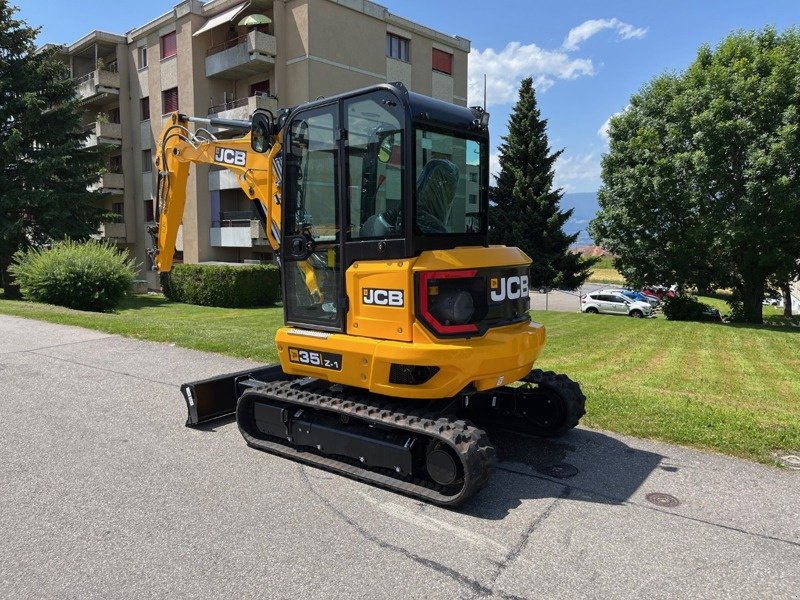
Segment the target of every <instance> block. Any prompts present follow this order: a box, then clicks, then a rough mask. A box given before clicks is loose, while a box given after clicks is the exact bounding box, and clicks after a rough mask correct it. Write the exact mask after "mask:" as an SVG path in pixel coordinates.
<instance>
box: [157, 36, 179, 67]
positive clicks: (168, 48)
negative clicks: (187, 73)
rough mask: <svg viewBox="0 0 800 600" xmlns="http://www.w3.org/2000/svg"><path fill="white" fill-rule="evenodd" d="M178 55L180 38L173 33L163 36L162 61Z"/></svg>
mask: <svg viewBox="0 0 800 600" xmlns="http://www.w3.org/2000/svg"><path fill="white" fill-rule="evenodd" d="M177 53H178V36H177V34H176V33H175V32H174V31H173V32H172V33H168V34H167V35H163V36H161V60H164V59H165V58H169V57H171V56H175V55H176V54H177Z"/></svg>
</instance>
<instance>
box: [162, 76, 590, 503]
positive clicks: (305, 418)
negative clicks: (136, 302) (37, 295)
mask: <svg viewBox="0 0 800 600" xmlns="http://www.w3.org/2000/svg"><path fill="white" fill-rule="evenodd" d="M488 121H489V115H488V113H486V112H484V111H483V110H482V109H480V108H465V107H461V106H456V105H453V104H449V103H446V102H443V101H439V100H435V99H433V98H429V97H426V96H422V95H419V94H416V93H412V92H409V91H408V90H407V89H406V88H405V87H404V86H403V85H402V84H399V83H394V84H381V85H376V86H373V87H369V88H365V89H361V90H357V91H353V92H349V93H345V94H341V95H338V96H334V97H330V98H322V99H318V100H315V101H313V102H309V103H306V104H302V105H300V106H297V107H294V108H292V109H284V110H282V111H280V113H279V114H278V115H273V114H271V113H270V112H268V111H256V112H255V113H254V114H253V116H252V118H251V120H249V121H246V120H241V121H238V120H225V119H214V118H211V119H203V118H196V117H188V116H185V115H183V114H179V113H174V114H172V115H170V117H169V118H168V120H167V122H166V124H165V126H164V128H163V131H162V132H161V134H160V136H159V140H158V148H157V158H156V167H157V169H158V217H157V221H158V225H157V228H154V229H153V231H152V234H153V236H154V238H155V239H156V240H157V249H156V251H155V253H154V262H155V265H156V268H157V269H158V270H159V271H161V272H168V271H170V270H171V268H172V261H173V254H174V250H175V241H176V236H177V234H178V227H179V226H180V224H181V220H182V217H183V211H184V206H185V201H186V182H187V178H188V175H189V168H190V165H191V164H192V163H200V164H210V165H216V166H218V167H223V168H225V169H229V170H230V171H232V172H233V173H234V174H235V175H236V177H237V180H238V183H239V185H240V186H241V188H242V190H243V191H244V193H245V194H246V196H247V197H248V198H249V199H250V200H251V201H253V204H254V207H255V210H256V212H257V213H258V215H259V217H260V220H261V222H262V223H263V226H264V231H265V234H266V238H267V240H268V242H269V244H270V245H271V246H272V248H273V250H274V251H275V253H276V256H277V260H278V263H279V265H280V272H281V288H282V300H283V311H284V320H285V326H284V327H281V328H279V329H278V331H277V333H276V335H275V344H276V346H277V352H278V356H279V357H280V364H276V365H271V366H266V367H263V368H260V369H254V370H250V371H246V372H240V373H230V374H225V375H222V376H219V377H214V378H212V379H207V380H204V381H196V382H192V383H187V384H184V385H183V386H182V388H181V389H182V392H183V395H184V399H185V400H186V405H187V407H188V413H189V416H188V419H187V423H186V424H187V426H197V425H199V424H201V423H204V422H207V421H210V420H213V419H218V418H220V417H224V416H228V415H232V414H235V415H236V422H237V424H238V426H239V429H240V431H241V433H242V435H243V436H244V439H245V441H246V442H247V444H248V445H249V446H252V447H253V448H257V449H260V450H264V451H266V452H270V453H273V454H277V455H280V456H283V457H287V458H291V459H293V460H297V461H300V462H303V463H306V464H310V465H314V466H316V467H320V468H324V469H328V470H330V471H334V472H337V473H340V474H342V475H345V476H348V477H352V478H355V479H358V480H361V481H364V482H368V483H370V484H373V485H378V486H382V487H384V488H388V489H391V490H394V491H397V492H400V493H403V494H408V495H411V496H415V497H418V498H421V499H424V500H426V501H429V502H433V503H436V504H439V505H444V506H457V505H459V504H461V503H463V502H464V501H465V500H467V499H468V498H470V497H471V496H473V495H474V494H475V493H476V492H477V491H478V490H479V489H480V488H481V487H483V486H484V485H485V484H486V482H487V480H488V478H489V474H490V473H491V470H492V468H493V465H494V462H495V451H494V448H493V446H492V444H491V442H490V441H489V438H488V436H487V434H486V433H485V431H484V430H483V429H482V427H486V426H498V427H501V428H506V429H514V430H517V431H522V432H527V433H531V434H535V435H543V436H556V435H560V434H563V433H564V432H566V431H567V430H568V429H570V428H572V427H574V426H575V425H577V423H578V420H579V419H580V417H581V416H582V415H583V414H584V405H585V397H584V395H583V394H582V393H581V390H580V387H579V385H578V384H577V383H575V382H573V381H571V380H570V379H569V378H568V377H566V376H565V375H557V374H555V373H552V372H542V371H540V370H531V369H532V366H533V364H534V362H535V361H536V359H537V357H538V356H539V353H540V351H541V349H542V347H543V345H544V343H545V329H544V327H542V326H541V325H539V324H538V323H534V322H532V321H531V317H530V314H529V310H530V297H529V279H528V277H529V274H528V273H529V266H530V264H531V259H530V258H529V257H528V256H526V255H525V254H524V253H523V252H522V251H521V250H519V249H518V248H509V247H505V246H490V245H489V244H488V239H487V233H488V227H489V223H488V213H489V197H488V190H489V134H488ZM191 123H195V124H196V126H197V127H198V128H197V129H196V131H194V132H191V131H190V129H189V127H190V124H191ZM209 128H214V129H215V130H216V131H217V133H216V134H214V133H211V131H210V130H209ZM220 128H222V130H224V131H225V132H226V133H225V135H223V133H220V132H219V130H220ZM257 334H258V332H254V335H257Z"/></svg>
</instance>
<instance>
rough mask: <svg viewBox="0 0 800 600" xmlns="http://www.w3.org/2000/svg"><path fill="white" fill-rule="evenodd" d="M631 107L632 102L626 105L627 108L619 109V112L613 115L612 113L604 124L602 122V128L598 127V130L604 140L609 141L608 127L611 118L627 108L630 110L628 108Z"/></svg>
mask: <svg viewBox="0 0 800 600" xmlns="http://www.w3.org/2000/svg"><path fill="white" fill-rule="evenodd" d="M629 107H630V104H629V105H628V106H626V107H625V108H623V109H622V110H621V111H619V112H615V113H614V114H613V115H611V116H610V117H608V118H607V119H606V120H605V121H604V122H603V124H602V125H600V129H598V130H597V135H599V136H600V137H601V138H603V141H604V142H605V143H608V128H609V127H610V126H611V119H613V118H614V117H616V116H617V115H621V114H622V113H624V112H625V111H626V110H628V108H629Z"/></svg>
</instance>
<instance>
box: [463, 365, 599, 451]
mask: <svg viewBox="0 0 800 600" xmlns="http://www.w3.org/2000/svg"><path fill="white" fill-rule="evenodd" d="M519 381H520V382H522V383H532V384H536V385H537V386H538V387H539V388H541V389H544V390H549V391H552V392H555V393H557V394H558V395H559V396H560V397H561V398H562V400H563V401H564V412H565V414H564V417H563V420H562V421H561V422H560V423H558V424H557V425H556V426H554V427H552V428H551V429H548V430H544V429H541V428H539V427H537V426H536V425H534V424H533V423H530V422H528V421H526V420H525V419H524V418H523V417H519V416H516V415H513V414H503V413H500V412H494V411H489V412H484V413H483V414H482V415H480V414H474V413H473V418H474V420H475V421H476V422H477V423H478V424H479V425H481V424H483V423H484V422H486V423H487V424H491V425H492V426H493V427H500V428H501V429H509V430H511V431H519V432H522V433H529V434H533V435H537V436H541V437H557V436H560V435H563V434H565V433H566V432H567V431H569V430H570V429H572V428H573V427H575V426H576V425H578V422H579V421H580V419H581V417H582V416H583V415H585V414H586V396H584V394H583V392H582V391H581V386H580V385H579V384H578V383H577V382H575V381H572V380H571V379H570V378H569V377H567V376H566V375H562V374H558V373H554V372H553V371H542V370H541V369H534V370H532V371H531V372H530V373H528V374H527V375H526V376H525V377H523V378H522V379H520V380H519ZM467 396H468V397H469V398H470V400H471V401H475V400H483V401H484V404H488V402H486V401H487V400H488V401H491V400H492V398H495V397H499V396H506V397H509V396H510V397H514V398H516V399H517V401H518V402H520V401H521V402H522V403H529V406H530V407H531V409H532V410H535V408H536V403H537V402H539V401H540V398H538V397H537V396H538V393H537V390H536V389H532V390H528V389H526V388H524V387H510V386H504V387H500V388H495V389H493V390H489V391H486V392H473V393H471V394H467ZM526 396H528V397H529V398H525V397H526Z"/></svg>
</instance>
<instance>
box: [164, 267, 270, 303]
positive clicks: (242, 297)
mask: <svg viewBox="0 0 800 600" xmlns="http://www.w3.org/2000/svg"><path fill="white" fill-rule="evenodd" d="M279 287H280V271H279V270H278V267H276V266H275V265H246V266H241V267H240V266H229V265H186V264H179V265H175V266H173V267H172V272H171V273H162V274H161V289H162V291H163V292H164V295H165V296H166V297H167V298H169V299H170V300H173V301H175V302H185V303H186V304H200V305H202V306H222V307H226V308H243V307H250V306H269V305H272V304H275V302H276V301H277V300H278V291H279Z"/></svg>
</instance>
